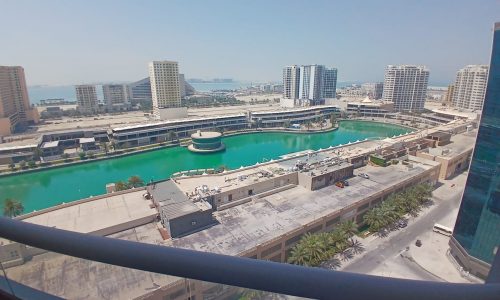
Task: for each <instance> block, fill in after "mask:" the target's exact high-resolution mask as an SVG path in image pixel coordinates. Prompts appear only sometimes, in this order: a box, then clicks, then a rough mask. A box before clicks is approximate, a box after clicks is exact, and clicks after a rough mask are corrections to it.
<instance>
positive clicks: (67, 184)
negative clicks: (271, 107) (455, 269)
mask: <svg viewBox="0 0 500 300" xmlns="http://www.w3.org/2000/svg"><path fill="white" fill-rule="evenodd" d="M408 131H410V130H409V129H407V128H403V127H399V126H396V125H389V124H381V123H372V122H360V121H342V122H340V126H339V129H338V130H336V131H332V132H327V133H317V134H293V133H255V134H244V135H238V136H232V137H226V138H224V139H223V142H224V143H225V144H226V151H224V152H220V153H213V154H195V153H191V152H189V151H188V150H187V149H186V148H183V147H174V148H167V149H161V150H156V151H151V152H146V153H141V154H136V155H131V156H126V157H121V158H114V159H109V160H103V161H96V162H91V163H87V164H81V165H75V166H68V167H63V168H56V169H51V170H45V171H41V172H34V173H28V174H20V175H16V176H9V177H4V178H0V201H3V199H6V198H12V199H16V200H19V201H21V202H22V203H23V205H24V207H25V212H31V211H33V210H40V209H43V208H47V207H51V206H54V205H56V204H60V203H61V202H70V201H74V200H78V199H81V198H85V197H89V196H92V195H94V196H95V195H99V194H103V193H105V185H106V184H107V183H110V182H116V181H118V180H126V179H127V178H128V177H130V176H132V175H139V176H140V177H141V178H143V179H144V180H145V181H150V180H151V179H153V180H159V179H163V178H168V177H169V176H170V175H171V174H173V173H175V172H178V171H185V170H192V169H204V168H216V167H219V166H221V165H225V166H227V167H229V168H231V169H234V168H239V167H240V166H248V165H253V164H255V163H256V162H262V161H263V159H271V158H273V159H276V158H278V157H279V156H280V155H283V154H287V153H291V152H297V151H302V150H306V149H313V150H317V149H319V148H323V149H324V148H327V147H329V146H335V145H339V144H346V143H347V142H349V141H351V142H354V141H356V140H363V139H365V138H375V137H387V136H393V135H399V134H401V133H406V132H408Z"/></svg>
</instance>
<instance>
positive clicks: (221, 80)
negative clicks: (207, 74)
mask: <svg viewBox="0 0 500 300" xmlns="http://www.w3.org/2000/svg"><path fill="white" fill-rule="evenodd" d="M187 82H189V83H232V82H234V81H233V79H231V78H214V79H210V80H204V79H199V78H190V79H188V80H187Z"/></svg>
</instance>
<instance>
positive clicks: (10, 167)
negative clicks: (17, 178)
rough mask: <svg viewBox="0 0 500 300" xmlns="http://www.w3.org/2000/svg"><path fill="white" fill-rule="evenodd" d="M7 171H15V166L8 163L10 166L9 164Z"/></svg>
mask: <svg viewBox="0 0 500 300" xmlns="http://www.w3.org/2000/svg"><path fill="white" fill-rule="evenodd" d="M9 169H10V170H11V171H14V170H15V169H16V165H15V164H14V163H10V164H9Z"/></svg>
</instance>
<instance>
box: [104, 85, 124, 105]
mask: <svg viewBox="0 0 500 300" xmlns="http://www.w3.org/2000/svg"><path fill="white" fill-rule="evenodd" d="M102 92H103V95H104V103H105V104H106V107H107V109H108V110H110V111H117V110H126V109H127V108H128V106H129V102H128V95H127V86H126V85H123V84H105V85H103V86H102Z"/></svg>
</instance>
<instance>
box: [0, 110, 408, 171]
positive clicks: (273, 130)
mask: <svg viewBox="0 0 500 300" xmlns="http://www.w3.org/2000/svg"><path fill="white" fill-rule="evenodd" d="M344 121H354V122H369V123H379V124H388V125H394V126H399V127H403V128H408V129H409V130H411V131H415V130H417V129H415V128H411V127H409V126H405V125H399V124H395V123H389V122H381V121H377V120H374V121H372V120H362V119H360V120H358V119H340V120H338V121H337V123H336V126H333V127H329V128H326V129H319V130H314V129H313V130H307V131H302V130H300V131H298V130H293V129H281V130H280V129H278V128H270V129H265V128H258V129H251V130H245V131H235V132H228V133H223V136H222V138H225V137H232V136H238V135H245V134H257V133H291V134H321V133H328V132H332V131H336V130H338V129H339V125H338V124H339V123H340V122H344ZM187 140H190V139H189V138H187V139H182V140H178V142H176V143H169V144H165V145H158V146H151V145H149V146H151V147H149V148H147V149H139V150H134V148H128V149H120V150H118V151H120V152H124V153H118V154H108V155H104V156H102V157H96V158H92V159H89V158H87V159H85V160H76V161H70V162H67V163H61V164H55V165H49V166H37V167H36V168H33V169H29V168H27V169H25V170H19V171H14V172H12V171H8V172H2V173H0V178H5V177H11V176H17V175H24V174H29V173H35V172H43V171H47V170H52V169H57V168H64V167H71V166H75V165H80V164H87V163H92V162H99V161H104V160H110V159H114V158H121V157H127V156H131V155H135V154H141V153H147V152H151V151H157V150H162V149H167V148H173V147H182V143H183V142H186V141H187ZM147 146H148V145H145V146H140V147H147ZM127 150H130V151H127Z"/></svg>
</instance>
